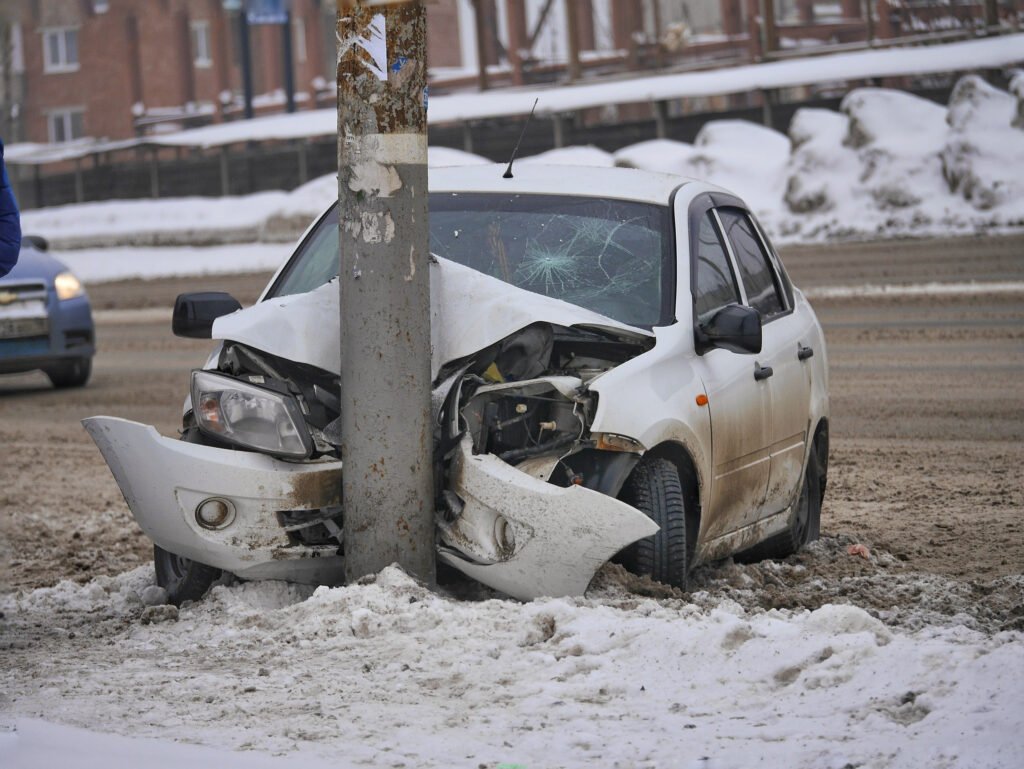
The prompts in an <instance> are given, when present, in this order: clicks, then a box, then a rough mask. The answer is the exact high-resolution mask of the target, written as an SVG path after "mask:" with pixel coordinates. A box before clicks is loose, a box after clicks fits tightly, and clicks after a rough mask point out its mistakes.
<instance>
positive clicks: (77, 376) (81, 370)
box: [46, 358, 92, 389]
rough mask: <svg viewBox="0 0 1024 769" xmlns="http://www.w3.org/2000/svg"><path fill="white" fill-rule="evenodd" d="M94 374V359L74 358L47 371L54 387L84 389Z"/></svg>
mask: <svg viewBox="0 0 1024 769" xmlns="http://www.w3.org/2000/svg"><path fill="white" fill-rule="evenodd" d="M91 374H92V358H72V359H71V360H67V361H62V362H60V363H58V364H56V365H55V366H53V367H51V368H48V369H46V376H48V377H49V378H50V382H52V383H53V386H54V387H57V388H60V389H63V388H65V387H82V386H83V385H84V384H85V383H86V382H88V381H89V376H90V375H91Z"/></svg>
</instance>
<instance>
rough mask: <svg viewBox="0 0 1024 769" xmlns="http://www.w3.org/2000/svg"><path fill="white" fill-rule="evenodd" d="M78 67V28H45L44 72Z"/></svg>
mask: <svg viewBox="0 0 1024 769" xmlns="http://www.w3.org/2000/svg"><path fill="white" fill-rule="evenodd" d="M77 69H78V30H77V29H74V28H72V27H60V28H54V29H44V30H43V72H74V71H75V70H77Z"/></svg>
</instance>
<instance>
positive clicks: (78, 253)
mask: <svg viewBox="0 0 1024 769" xmlns="http://www.w3.org/2000/svg"><path fill="white" fill-rule="evenodd" d="M291 248H292V247H291V244H285V243H236V244H232V245H227V246H208V247H205V248H204V247H191V246H177V247H165V248H152V247H151V248H87V249H81V250H72V251H55V252H54V256H56V257H57V258H58V259H60V260H61V261H62V262H64V263H65V264H66V265H67V266H68V267H69V268H70V269H71V270H72V271H73V272H74V273H75V274H76V275H77V276H78V277H79V278H81V279H82V281H84V282H85V284H86V286H87V287H88V284H90V283H105V282H108V281H112V280H126V279H129V278H143V279H148V278H168V277H182V276H189V275H231V274H237V273H248V272H272V271H273V270H276V269H277V268H278V267H280V266H281V264H282V263H283V262H284V260H285V259H286V258H287V257H288V256H289V255H290V254H291Z"/></svg>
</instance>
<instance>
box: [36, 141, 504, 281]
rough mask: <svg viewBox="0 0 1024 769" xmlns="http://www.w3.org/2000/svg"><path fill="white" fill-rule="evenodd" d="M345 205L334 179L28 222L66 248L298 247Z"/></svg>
mask: <svg viewBox="0 0 1024 769" xmlns="http://www.w3.org/2000/svg"><path fill="white" fill-rule="evenodd" d="M427 156H428V161H427V162H428V163H429V164H430V166H431V167H437V168H440V167H443V166H459V165H480V164H483V163H489V162H490V161H488V160H487V159H486V158H482V157H480V156H479V155H474V154H472V153H470V152H462V151H461V150H454V149H449V148H448V147H430V148H428V150H427ZM337 198H338V182H337V177H336V176H335V175H334V174H327V175H325V176H321V177H318V178H316V179H313V180H312V181H310V182H307V183H306V184H304V185H302V186H301V187H297V188H296V189H294V190H292V191H291V192H276V191H275V192H258V193H255V194H253V195H244V196H239V197H235V196H230V197H221V198H200V197H195V198H162V199H155V200H152V199H151V200H109V201H104V202H97V203H80V204H72V205H66V206H54V207H52V208H39V209H34V210H30V211H23V212H22V214H21V221H22V229H23V230H24V231H25V232H27V233H31V234H33V235H42V236H44V237H46V238H48V239H49V240H50V242H51V245H53V246H56V247H58V248H90V247H94V246H105V245H106V246H109V245H117V246H183V245H189V246H203V245H212V244H218V243H238V242H250V241H258V240H265V241H287V242H291V241H293V240H294V239H295V237H296V236H297V235H298V234H299V233H301V232H302V231H303V230H304V229H305V228H306V226H307V225H309V223H310V222H311V221H312V220H313V219H314V218H315V217H317V216H319V215H320V214H322V213H323V212H324V210H325V209H326V208H327V206H329V205H330V203H331V201H332V200H337ZM254 269H259V268H254Z"/></svg>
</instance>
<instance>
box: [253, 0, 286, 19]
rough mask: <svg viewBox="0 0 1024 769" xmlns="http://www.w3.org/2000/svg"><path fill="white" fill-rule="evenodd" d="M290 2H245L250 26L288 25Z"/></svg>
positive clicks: (283, 0)
mask: <svg viewBox="0 0 1024 769" xmlns="http://www.w3.org/2000/svg"><path fill="white" fill-rule="evenodd" d="M289 5H290V0H245V15H246V18H247V19H248V21H249V23H250V24H287V23H288V11H289Z"/></svg>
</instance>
